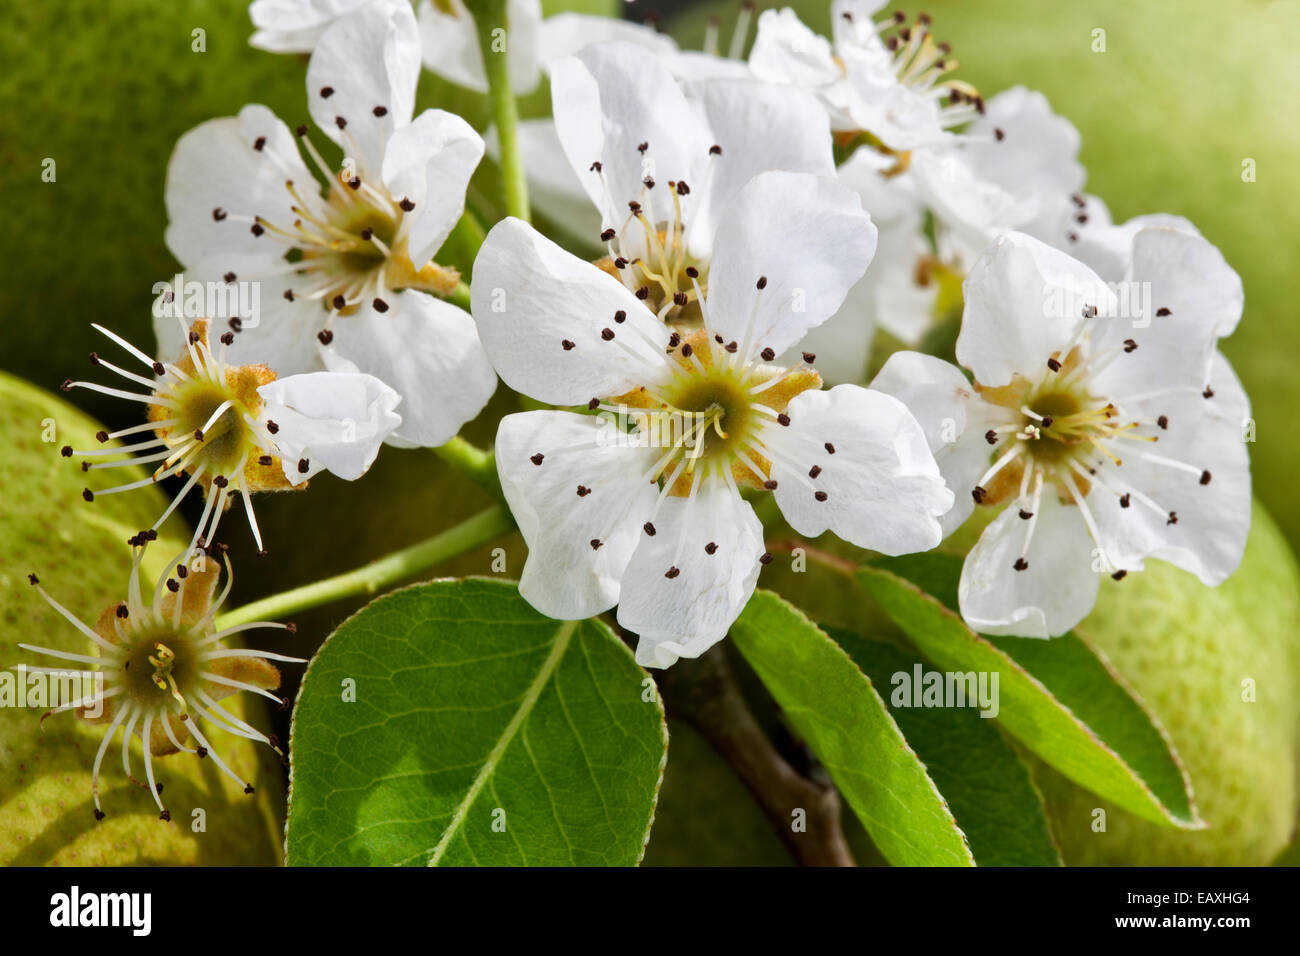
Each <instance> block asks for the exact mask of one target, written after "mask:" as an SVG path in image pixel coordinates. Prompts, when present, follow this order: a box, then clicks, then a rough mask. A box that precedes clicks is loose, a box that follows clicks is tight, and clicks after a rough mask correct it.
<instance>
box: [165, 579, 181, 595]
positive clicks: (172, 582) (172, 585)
mask: <svg viewBox="0 0 1300 956" xmlns="http://www.w3.org/2000/svg"><path fill="white" fill-rule="evenodd" d="M180 589H181V583H180V582H179V581H177V580H176V579H175V578H168V579H167V590H168V591H171V592H172V594H175V593H176V592H177V591H179V590H180Z"/></svg>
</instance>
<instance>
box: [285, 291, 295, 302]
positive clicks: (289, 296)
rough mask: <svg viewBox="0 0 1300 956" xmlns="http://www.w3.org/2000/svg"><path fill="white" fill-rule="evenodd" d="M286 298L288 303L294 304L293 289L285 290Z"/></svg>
mask: <svg viewBox="0 0 1300 956" xmlns="http://www.w3.org/2000/svg"><path fill="white" fill-rule="evenodd" d="M284 298H285V301H287V302H292V301H293V290H292V289H285V290H284Z"/></svg>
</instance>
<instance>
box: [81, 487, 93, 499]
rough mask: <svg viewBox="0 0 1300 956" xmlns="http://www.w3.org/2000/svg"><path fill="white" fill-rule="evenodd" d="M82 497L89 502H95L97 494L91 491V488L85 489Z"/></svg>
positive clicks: (82, 491)
mask: <svg viewBox="0 0 1300 956" xmlns="http://www.w3.org/2000/svg"><path fill="white" fill-rule="evenodd" d="M81 497H83V498H85V499H86V500H87V501H94V500H95V493H94V492H93V491H91V490H90V489H89V488H83V489H82V490H81Z"/></svg>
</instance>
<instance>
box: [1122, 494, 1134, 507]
mask: <svg viewBox="0 0 1300 956" xmlns="http://www.w3.org/2000/svg"><path fill="white" fill-rule="evenodd" d="M1132 503H1133V497H1132V496H1131V495H1130V494H1129V493H1128V492H1125V493H1124V494H1122V495H1120V496H1119V506H1120V507H1121V508H1127V507H1128V506H1129V505H1131V504H1132Z"/></svg>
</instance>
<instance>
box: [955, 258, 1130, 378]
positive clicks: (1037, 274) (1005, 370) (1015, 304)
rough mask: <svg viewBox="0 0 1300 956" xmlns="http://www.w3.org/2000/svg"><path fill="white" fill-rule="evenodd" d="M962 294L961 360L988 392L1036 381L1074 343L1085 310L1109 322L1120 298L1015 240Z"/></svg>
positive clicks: (983, 264)
mask: <svg viewBox="0 0 1300 956" xmlns="http://www.w3.org/2000/svg"><path fill="white" fill-rule="evenodd" d="M962 292H963V294H964V295H965V298H966V308H965V312H964V314H963V316H962V323H961V333H960V334H959V335H958V336H957V360H958V362H960V363H961V364H962V365H964V366H965V367H966V368H968V369H970V370H971V371H972V372H973V373H974V374H975V380H976V381H977V382H979V383H980V384H981V385H984V386H988V387H997V386H1000V385H1006V384H1008V383H1009V382H1010V381H1011V379H1012V377H1013V376H1014V375H1015V374H1017V373H1019V374H1021V375H1024V376H1026V377H1028V378H1030V380H1031V381H1036V380H1037V379H1038V378H1039V377H1041V375H1042V370H1043V369H1044V368H1046V366H1047V361H1048V359H1049V358H1051V357H1052V356H1053V353H1055V352H1058V351H1059V350H1061V349H1063V348H1065V347H1066V346H1067V345H1068V344H1069V343H1070V342H1071V340H1072V339H1073V337H1074V335H1075V332H1076V331H1077V330H1078V328H1079V325H1080V323H1081V322H1083V321H1084V320H1083V310H1084V307H1085V306H1093V307H1096V308H1097V309H1098V310H1099V311H1100V313H1101V314H1103V315H1108V314H1113V312H1114V309H1115V294H1114V293H1113V292H1111V291H1110V289H1108V288H1107V287H1106V286H1105V284H1104V283H1103V282H1102V281H1101V279H1100V278H1099V277H1098V276H1097V274H1096V273H1095V272H1093V271H1092V270H1091V269H1089V268H1088V267H1087V266H1085V265H1084V264H1083V263H1081V262H1078V261H1077V260H1075V259H1071V258H1070V257H1069V256H1068V255H1066V254H1065V253H1063V252H1060V251H1058V250H1056V249H1053V248H1052V247H1051V246H1048V245H1046V244H1044V243H1042V242H1040V241H1039V240H1037V239H1033V238H1031V237H1029V236H1026V235H1024V234H1023V233H1016V232H1011V233H1006V234H1004V235H1001V236H999V237H998V238H997V240H996V241H995V242H994V243H993V244H992V245H990V246H989V247H988V249H986V250H985V252H984V254H983V255H982V256H980V259H979V261H978V262H976V263H975V265H974V267H973V268H972V269H971V271H970V274H969V275H968V276H967V277H966V281H965V282H964V283H963V284H962ZM1062 357H1063V356H1058V358H1062Z"/></svg>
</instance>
